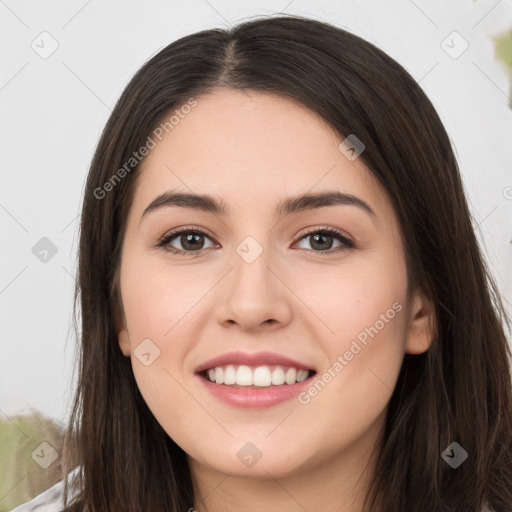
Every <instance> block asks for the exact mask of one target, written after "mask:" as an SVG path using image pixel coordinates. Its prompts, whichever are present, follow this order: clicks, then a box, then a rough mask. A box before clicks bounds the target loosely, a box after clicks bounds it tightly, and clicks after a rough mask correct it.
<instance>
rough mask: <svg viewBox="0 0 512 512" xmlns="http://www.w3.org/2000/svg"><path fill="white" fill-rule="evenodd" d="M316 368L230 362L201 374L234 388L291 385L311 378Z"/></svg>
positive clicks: (200, 373)
mask: <svg viewBox="0 0 512 512" xmlns="http://www.w3.org/2000/svg"><path fill="white" fill-rule="evenodd" d="M315 374H316V371H315V370H305V369H299V368H294V367H291V366H283V365H260V366H248V365H236V364H228V365H222V366H215V367H213V368H209V369H207V370H204V371H202V372H199V375H200V376H201V377H203V378H204V379H206V380H207V381H209V382H212V383H214V384H219V385H223V386H228V387H233V388H254V389H257V388H269V387H279V386H291V385H293V384H297V383H300V382H304V381H305V380H307V379H309V378H311V377H312V376H313V375H315Z"/></svg>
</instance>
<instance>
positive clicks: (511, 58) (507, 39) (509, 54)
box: [494, 29, 512, 109]
mask: <svg viewBox="0 0 512 512" xmlns="http://www.w3.org/2000/svg"><path fill="white" fill-rule="evenodd" d="M494 42H495V45H496V56H497V57H498V59H499V60H501V61H502V62H503V63H504V64H505V66H506V67H507V69H508V76H509V80H510V86H509V97H508V106H509V107H510V108H511V109H512V29H511V30H509V31H508V32H507V33H506V34H504V35H502V36H501V37H499V38H497V39H495V40H494Z"/></svg>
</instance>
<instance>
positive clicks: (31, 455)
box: [0, 411, 63, 512]
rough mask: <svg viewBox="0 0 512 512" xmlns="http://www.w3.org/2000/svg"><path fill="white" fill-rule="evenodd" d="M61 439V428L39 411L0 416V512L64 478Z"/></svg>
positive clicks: (11, 507) (6, 511) (5, 511)
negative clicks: (22, 414)
mask: <svg viewBox="0 0 512 512" xmlns="http://www.w3.org/2000/svg"><path fill="white" fill-rule="evenodd" d="M62 441H63V429H62V427H61V426H60V425H58V424H57V423H55V422H54V421H52V420H51V419H48V418H45V417H44V416H43V415H42V414H40V413H39V412H37V411H34V412H31V413H30V414H28V415H24V416H13V417H11V418H8V419H7V418H2V419H0V512H8V511H10V510H12V509H13V508H14V507H16V506H18V505H20V504H21V503H25V502H26V501H29V500H30V499H32V498H33V497H34V496H37V495H38V494H40V493H41V492H43V491H45V490H46V489H48V488H50V487H51V486H52V485H54V484H55V483H57V482H58V481H59V480H62V478H63V476H62V464H61V454H62ZM43 442H46V443H48V445H49V446H48V445H47V444H44V445H42V446H41V443H43ZM55 457H56V458H55ZM54 458H55V460H53V459H54ZM50 461H51V464H49V462H50ZM46 465H48V467H46V468H45V467H44V466H46Z"/></svg>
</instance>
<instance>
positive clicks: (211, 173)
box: [118, 89, 433, 512]
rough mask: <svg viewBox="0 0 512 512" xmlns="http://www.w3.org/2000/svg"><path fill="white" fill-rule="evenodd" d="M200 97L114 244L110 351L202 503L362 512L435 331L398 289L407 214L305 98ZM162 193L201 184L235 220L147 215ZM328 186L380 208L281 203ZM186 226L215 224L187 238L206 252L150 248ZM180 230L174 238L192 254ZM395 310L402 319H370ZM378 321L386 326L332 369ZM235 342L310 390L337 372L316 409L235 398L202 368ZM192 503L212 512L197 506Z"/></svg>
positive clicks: (224, 92)
mask: <svg viewBox="0 0 512 512" xmlns="http://www.w3.org/2000/svg"><path fill="white" fill-rule="evenodd" d="M197 100H198V104H197V106H195V107H194V108H193V109H192V110H191V112H190V113H189V114H188V115H187V116H186V117H184V119H181V120H180V122H179V124H178V125H176V126H175V127H174V128H173V129H172V131H170V132H169V133H168V134H167V135H165V137H164V138H163V139H162V140H161V142H159V143H158V144H157V145H156V147H155V148H154V149H152V150H151V151H150V153H149V155H148V156H147V157H146V159H145V160H144V161H143V162H142V164H141V168H140V172H141V174H140V176H139V181H138V182H137V188H136V191H135V196H134V199H133V203H132V205H131V209H130V212H129V215H128V219H127V225H126V233H125V238H124V241H123V248H122V262H121V269H120V289H121V297H122V306H123V318H122V319H121V320H120V322H119V324H118V333H119V336H118V339H119V346H120V348H121V350H122V352H123V354H124V355H125V356H127V357H131V361H132V367H133V372H134V375H135V378H136V380H137V384H138V386H139V389H140V391H141V393H142V395H143V397H144V399H145V401H146V402H147V405H148V407H149V408H150V409H151V411H152V413H153V414H154V416H155V417H156V419H157V420H158V422H159V423H160V424H161V425H162V427H163V428H164V430H165V431H166V432H167V433H168V435H169V436H170V437H172V438H173V439H174V441H175V442H176V443H177V444H178V445H179V446H181V447H182V448H183V450H184V451H185V452H186V453H187V454H188V456H189V462H190V468H191V472H192V475H193V478H194V479H195V480H196V481H197V483H198V486H199V491H200V493H201V494H202V496H204V497H205V498H206V501H205V503H206V506H207V507H208V508H207V510H208V512H217V511H219V512H220V511H223V512H230V511H235V510H236V511H239V510H244V511H248V512H252V511H254V512H256V511H261V510H267V511H269V512H273V511H280V512H282V511H284V510H303V509H305V510H309V511H312V510H323V511H325V512H330V511H338V512H339V511H343V512H361V511H362V510H363V508H362V504H363V497H364V492H365V491H366V488H367V484H368V478H369V477H370V476H371V474H372V469H373V462H374V458H373V457H372V456H371V455H372V453H373V454H375V453H376V449H377V447H378V444H379V440H380V439H381V436H382V432H383V426H384V420H385V414H386V408H387V404H388V401H389V399H390V397H391V393H392V389H393V388H394V386H395V384H396V380H397V377H398V374H399V371H400V367H401V363H402V360H403V357H404V354H405V353H413V354H419V353H422V352H424V351H425V350H427V349H428V347H429V345H430V343H431V340H432V336H433V334H432V333H433V331H432V327H431V326H432V305H431V304H430V303H429V302H428V301H427V299H426V298H425V296H424V295H423V294H422V293H421V291H420V290H415V291H414V292H413V294H412V296H410V297H408V296H407V276H406V267H405V255H404V246H403V243H402V239H401V234H400V225H399V222H398V220H397V217H396V215H395V212H394V210H393V208H392V205H391V202H390V201H389V198H388V197H387V195H386V194H385V192H384V190H383V189H382V187H381V186H380V185H379V183H378V182H377V181H376V179H375V178H374V177H373V175H372V174H371V173H370V172H369V171H368V169H367V168H366V167H365V166H364V164H363V162H362V159H361V158H358V159H356V160H354V161H350V160H349V159H347V158H346V157H345V156H344V154H342V152H341V151H340V150H339V149H338V145H339V143H340V141H341V139H340V138H339V137H337V136H336V135H335V134H334V132H333V131H332V130H331V129H330V127H329V126H328V125H327V124H326V123H325V122H323V121H322V120H321V119H319V117H318V116H316V115H315V114H314V113H313V112H311V111H309V110H308V109H306V108H305V107H303V106H301V105H299V104H297V103H295V102H292V101H291V100H288V99H285V98H282V97H278V96H274V95H269V94H264V93H259V92H254V91H247V92H241V91H234V90H229V89H219V90H216V91H215V93H214V94H208V95H204V96H201V97H198V98H197ZM168 190H173V191H174V192H184V193H196V194H208V195H210V196H212V197H213V198H215V199H217V201H219V202H222V204H224V205H226V206H227V207H229V209H230V212H229V213H228V214H226V215H221V214H218V213H212V212H206V211H200V210H197V209H192V208H186V207H183V206H181V207H179V206H165V207H162V208H157V209H154V210H152V211H150V212H148V213H147V214H146V215H144V216H143V217H142V214H143V212H144V210H145V209H146V207H147V206H148V205H149V204H150V203H151V201H152V200H153V199H154V198H155V197H157V196H158V195H160V194H162V193H163V192H165V191H168ZM324 191H339V192H344V193H347V194H351V195H353V196H356V197H358V198H359V199H361V200H363V201H364V202H365V203H367V204H368V205H369V206H370V207H371V209H372V210H373V212H374V213H375V217H374V216H372V215H370V214H368V213H367V212H366V211H365V210H364V209H362V208H358V207H356V206H353V205H340V204H335V205H331V206H323V207H320V208H313V209H308V210H306V211H300V212H294V213H290V214H288V215H284V216H276V215H275V213H274V210H275V208H276V205H277V204H278V203H279V202H280V201H282V200H283V199H285V198H288V197H291V196H296V195H299V194H304V193H319V192H324ZM141 217H142V219H141ZM190 226H193V227H195V228H196V229H197V228H201V229H202V230H205V231H206V232H207V233H208V235H206V236H202V237H201V236H200V237H199V238H198V239H197V241H196V244H198V245H197V246H198V247H201V244H203V245H202V247H204V248H201V249H199V250H195V251H194V250H193V249H190V248H189V249H188V251H189V252H188V253H187V254H185V255H182V254H174V253H172V252H171V251H166V250H165V249H164V248H162V247H161V248H158V249H156V248H155V247H154V246H155V245H156V244H157V242H158V240H159V239H160V238H161V237H162V236H163V235H166V234H167V233H169V232H170V231H171V230H173V229H174V228H178V227H184V228H189V227H190ZM322 227H323V228H325V227H329V228H335V229H338V230H340V231H341V232H342V233H343V236H345V237H347V238H349V239H351V240H353V241H354V243H355V247H354V248H347V247H346V246H344V245H343V243H342V242H341V241H340V240H339V239H337V238H336V237H333V238H327V239H326V240H324V241H322V240H320V242H317V244H316V245H315V240H314V238H313V236H312V235H313V234H315V233H317V232H318V231H321V229H320V228H322ZM315 230H316V231H315ZM189 231H194V230H193V229H189ZM306 235H309V236H306ZM248 236H250V237H252V238H253V239H254V240H255V241H256V242H257V244H258V246H259V247H261V248H262V249H263V251H262V252H261V254H260V255H259V256H258V257H257V258H256V259H255V260H254V261H252V262H251V263H248V262H247V261H246V260H245V259H244V258H242V257H241V256H240V253H239V252H237V250H236V249H237V247H238V246H239V244H240V243H241V242H242V241H244V239H245V238H246V237H248ZM184 239H185V244H186V238H185V237H184V236H181V237H180V235H178V236H176V237H175V238H174V239H173V240H172V241H171V242H169V243H168V246H170V247H171V248H175V249H181V250H186V247H187V246H186V245H184V242H183V240H184ZM320 243H321V244H323V245H319V244H320ZM329 244H331V245H329ZM188 247H190V246H188ZM251 247H252V248H251V249H250V250H251V251H253V250H255V249H254V246H251ZM323 248H325V249H326V250H324V251H323V254H322V253H321V251H322V249H323ZM340 248H341V249H340ZM329 250H330V251H329ZM396 303H398V304H399V305H401V306H402V308H400V311H399V312H396V315H395V314H393V318H392V319H388V321H386V322H380V324H378V325H377V324H376V322H377V321H378V320H379V318H382V317H381V315H382V314H383V313H386V311H389V310H390V309H391V310H392V309H393V308H392V305H393V304H395V305H396ZM270 320H273V321H270ZM375 325H377V329H378V334H376V335H375V336H373V337H368V343H367V345H366V346H364V348H363V349H362V350H360V351H359V352H358V353H357V354H356V355H354V356H353V358H350V360H348V358H345V359H344V363H343V369H342V370H341V371H338V372H334V373H333V370H332V367H333V363H335V362H336V361H337V360H338V361H339V359H337V358H338V356H340V355H341V356H343V357H344V354H345V353H346V352H347V350H350V347H351V343H352V342H353V341H354V340H356V339H357V336H358V335H360V333H362V332H364V331H365V329H366V328H370V327H371V326H375ZM380 325H382V327H380ZM148 338H149V339H150V340H151V343H152V344H154V345H152V346H156V347H158V349H159V350H160V355H159V357H157V358H156V359H155V360H154V362H152V363H151V364H149V365H145V364H142V363H141V361H140V359H139V358H138V357H136V356H135V354H134V351H135V350H136V349H137V347H138V346H139V344H140V343H141V342H142V340H145V339H148ZM359 345H361V346H363V345H362V344H361V343H360V344H359ZM234 350H242V351H244V352H251V353H252V352H259V351H270V352H276V353H278V354H281V355H284V356H287V357H290V358H293V359H294V360H298V361H300V362H303V363H307V364H308V366H309V367H310V368H313V369H315V370H316V372H317V374H316V376H314V377H313V378H312V379H311V384H309V385H308V387H306V388H305V389H306V390H308V389H309V387H310V386H311V385H312V383H313V382H314V380H315V377H317V378H318V377H320V376H322V375H323V374H324V373H325V372H328V369H329V368H331V372H330V375H331V377H332V375H335V376H334V377H332V378H331V379H330V381H329V382H328V383H327V384H326V385H325V387H324V388H323V389H322V390H321V391H320V392H318V393H317V394H316V395H315V396H310V400H309V402H308V403H301V402H299V400H298V399H297V398H296V397H295V398H291V399H288V400H284V401H282V402H280V403H277V404H275V405H271V406H268V407H262V408H257V409H251V408H241V407H237V406H234V405H232V404H228V403H225V402H223V401H221V400H219V399H218V398H217V397H215V396H213V395H212V394H211V393H210V392H209V391H208V390H207V389H206V388H205V386H204V385H203V383H202V382H201V380H200V379H201V378H202V377H199V376H198V375H196V374H195V369H196V368H197V367H198V366H199V365H200V364H202V363H204V362H205V361H207V360H208V359H211V358H213V357H216V356H219V355H221V354H224V353H225V352H229V351H234ZM348 357H350V356H348ZM285 385H286V384H285ZM312 393H314V392H312ZM308 396H309V395H308ZM248 442H250V443H252V444H253V445H255V446H256V447H257V449H258V450H259V452H260V453H261V458H260V459H259V460H258V461H257V463H256V464H254V465H253V466H251V467H248V466H247V465H246V464H243V463H242V462H241V460H240V458H239V457H237V453H238V452H239V450H240V449H241V448H242V447H243V446H245V445H246V443H248ZM366 466H367V471H366V472H364V469H365V467H366ZM190 506H191V508H192V507H193V506H194V507H196V509H197V510H198V511H199V512H203V511H205V510H206V509H205V508H204V507H203V506H202V505H201V503H200V501H199V499H198V500H196V503H193V504H191V505H190Z"/></svg>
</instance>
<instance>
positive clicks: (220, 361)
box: [196, 351, 313, 373]
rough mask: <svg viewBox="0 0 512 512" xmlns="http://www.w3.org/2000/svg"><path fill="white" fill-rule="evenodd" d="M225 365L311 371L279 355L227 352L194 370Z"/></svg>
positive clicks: (305, 366)
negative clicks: (266, 366)
mask: <svg viewBox="0 0 512 512" xmlns="http://www.w3.org/2000/svg"><path fill="white" fill-rule="evenodd" d="M226 364H234V365H240V364H243V365H247V366H262V365H280V366H291V367H292V368H296V369H298V370H313V368H312V367H311V366H309V365H306V364H303V363H301V362H299V361H296V360H295V359H291V358H289V357H286V356H283V355H281V354H275V353H274V352H254V353H248V352H240V351H236V352H227V353H225V354H222V355H220V356H217V357H214V358H213V359H209V360H208V361H206V362H204V363H203V364H201V365H199V366H198V367H197V368H196V373H199V372H202V371H204V370H209V369H210V368H215V367H216V366H223V365H226Z"/></svg>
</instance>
